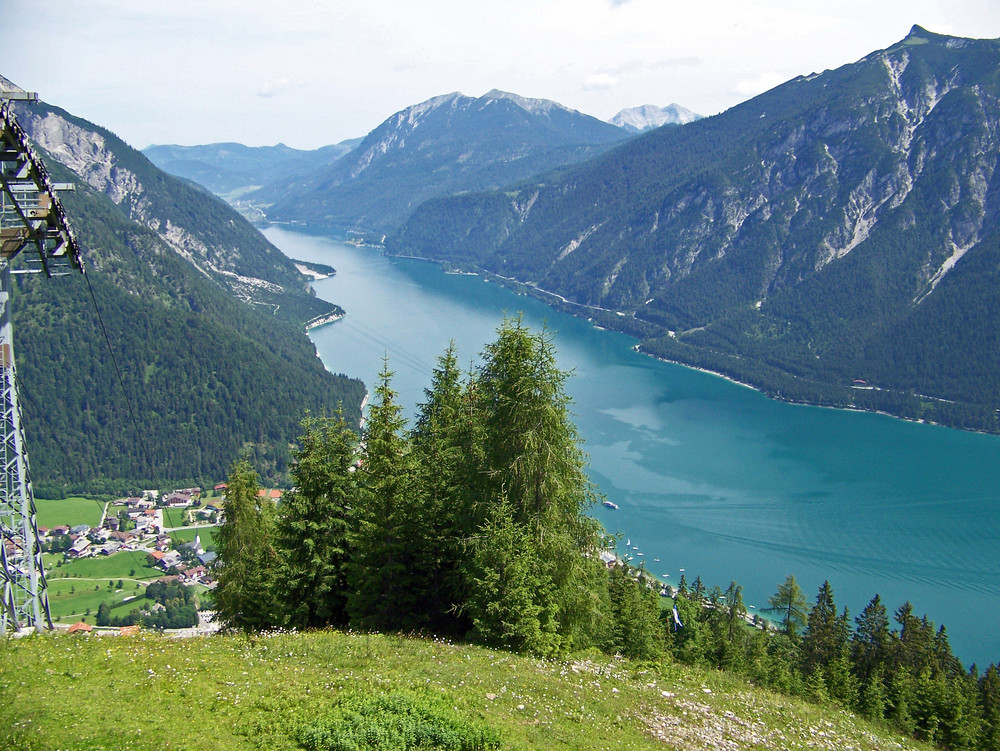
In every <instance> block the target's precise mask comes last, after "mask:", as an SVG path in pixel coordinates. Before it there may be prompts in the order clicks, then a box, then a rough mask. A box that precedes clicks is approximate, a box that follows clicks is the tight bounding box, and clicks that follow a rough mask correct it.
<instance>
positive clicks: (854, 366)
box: [390, 27, 1000, 421]
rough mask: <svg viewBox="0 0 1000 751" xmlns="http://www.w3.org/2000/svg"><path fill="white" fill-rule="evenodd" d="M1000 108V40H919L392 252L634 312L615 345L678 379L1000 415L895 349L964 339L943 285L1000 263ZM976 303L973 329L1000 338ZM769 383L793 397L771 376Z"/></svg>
mask: <svg viewBox="0 0 1000 751" xmlns="http://www.w3.org/2000/svg"><path fill="white" fill-rule="evenodd" d="M998 96H1000V44H998V42H997V41H994V40H970V39H955V38H951V37H944V36H939V35H936V34H932V33H930V32H927V31H925V30H924V29H921V28H919V27H914V29H913V31H912V32H911V33H910V35H909V36H908V37H907V38H906V39H904V40H903V41H902V42H900V43H899V44H897V45H894V46H893V47H890V48H889V49H886V50H882V51H878V52H875V53H872V54H871V55H869V56H867V57H865V58H864V59H862V60H860V61H858V62H857V63H854V64H851V65H846V66H844V67H842V68H839V69H837V70H834V71H827V72H825V73H822V74H818V75H815V74H814V75H811V76H805V77H800V78H797V79H794V80H792V81H789V82H788V83H786V84H784V85H782V86H779V87H778V88H776V89H774V90H772V91H770V92H768V93H766V94H764V95H761V96H759V97H757V98H755V99H753V100H751V101H749V102H746V103H744V104H742V105H740V106H738V107H734V108H733V109H731V110H729V111H727V112H725V113H723V114H721V115H717V116H715V117H712V118H707V119H704V120H700V121H697V122H694V123H691V124H688V125H685V126H684V127H683V128H666V129H660V130H657V131H653V132H651V133H649V134H646V135H644V136H641V137H639V138H637V139H635V140H634V141H631V142H629V143H627V144H625V145H623V146H621V147H619V148H617V149H615V150H614V151H612V152H609V153H608V154H606V155H604V156H602V157H599V158H597V159H595V160H593V161H591V162H588V163H586V164H585V165H583V166H581V167H578V168H575V169H573V170H572V171H571V172H569V173H568V174H566V175H564V176H551V175H550V176H546V177H545V178H544V179H542V180H539V181H538V183H537V184H534V185H529V186H527V187H524V188H523V189H521V190H519V191H518V192H516V193H515V194H514V195H513V196H508V197H506V198H503V199H501V198H500V196H499V194H494V195H492V196H471V197H469V196H466V197H459V198H456V199H450V200H443V201H438V202H434V203H430V204H427V205H425V206H423V207H421V209H420V210H419V211H418V212H416V213H415V215H414V217H413V219H412V220H411V221H410V222H408V223H407V224H406V225H404V227H403V228H402V229H401V230H400V232H399V233H398V234H397V235H396V236H395V237H394V238H392V240H391V242H390V247H391V248H393V249H398V250H399V251H401V252H410V253H417V254H421V255H431V256H432V257H441V258H446V259H448V260H449V261H452V262H457V263H465V264H469V265H472V264H478V265H480V266H482V267H484V268H486V269H489V270H492V271H495V272H497V273H501V274H504V275H509V276H514V277H516V278H518V279H520V280H522V281H525V282H528V283H531V284H534V285H537V286H539V287H542V288H545V289H548V290H551V291H554V292H557V293H559V294H561V295H563V296H565V297H567V298H569V299H571V300H573V301H575V302H577V303H582V304H584V305H590V306H595V307H599V308H607V309H613V310H615V311H619V312H620V313H624V314H625V316H624V318H625V319H626V322H627V324H626V322H620V323H619V325H627V326H628V327H630V328H631V330H634V331H636V332H641V333H643V334H645V335H646V336H647V337H648V339H647V341H646V342H645V346H647V347H648V348H649V349H650V350H651V351H656V352H657V353H660V354H665V355H667V356H671V357H675V358H677V359H683V360H687V361H698V362H699V364H711V365H712V366H713V367H718V368H719V369H722V370H726V371H727V372H733V366H732V363H731V362H730V363H729V364H727V362H728V360H727V358H729V359H732V358H736V359H739V360H741V361H743V364H742V365H741V368H744V369H745V367H746V362H747V361H757V362H759V363H760V364H761V367H763V368H766V369H768V370H769V372H770V371H771V370H774V371H775V372H776V373H778V375H779V376H780V377H779V378H778V380H781V381H782V382H783V383H784V382H785V381H784V376H794V377H796V378H799V379H800V380H802V379H809V380H811V381H816V382H818V383H820V384H822V385H824V387H825V386H851V385H852V384H853V383H854V381H855V380H866V381H867V380H868V379H869V378H872V379H875V380H878V381H879V382H880V383H881V384H882V385H884V386H886V387H887V388H889V387H891V388H893V389H897V390H906V391H914V392H918V393H921V394H925V395H926V394H931V395H933V396H938V397H941V398H949V399H950V398H955V397H956V396H959V397H960V398H970V399H976V400H979V401H981V402H982V403H983V404H988V405H994V401H996V404H995V406H1000V394H998V392H997V389H996V388H995V387H992V386H990V385H989V384H990V381H991V379H990V376H989V372H988V370H987V368H986V364H985V363H984V362H982V358H980V357H976V358H970V357H968V356H960V353H956V352H954V350H953V348H951V347H948V346H944V347H941V348H939V350H938V353H937V354H932V353H929V352H928V351H927V350H926V349H925V348H922V347H921V348H919V349H920V350H921V352H922V354H921V357H924V358H925V359H926V358H927V357H930V361H931V362H934V363H935V364H941V363H940V361H941V360H942V359H943V358H947V359H948V360H949V362H948V364H947V366H946V369H947V370H950V371H952V376H950V377H949V380H950V381H951V385H949V386H947V387H946V386H944V384H943V383H942V382H940V379H938V378H937V377H935V376H933V374H932V373H930V372H929V369H928V368H925V367H915V368H911V367H910V366H909V365H906V366H905V367H904V366H903V364H902V362H901V358H902V359H904V360H913V359H915V358H916V354H915V353H909V354H907V353H901V352H899V351H898V348H896V347H894V346H890V345H894V343H895V341H896V340H895V339H894V340H893V341H886V337H890V336H897V337H898V336H899V335H900V333H901V330H902V329H901V328H900V327H902V328H907V327H911V328H912V327H913V326H917V325H918V324H917V323H916V322H917V321H922V324H921V325H935V326H940V325H951V326H954V325H955V324H954V323H951V324H948V323H947V321H942V320H939V315H940V314H939V313H934V314H933V315H932V314H931V313H928V312H927V311H928V310H930V309H932V308H933V307H934V306H930V305H928V303H929V302H930V301H931V300H933V299H934V297H935V296H938V297H944V296H946V295H950V294H953V293H952V292H951V291H950V290H947V291H946V289H945V288H946V287H948V286H949V285H946V284H945V282H946V281H948V279H949V277H951V276H953V275H954V274H955V273H956V272H957V271H958V270H960V269H961V267H962V266H963V264H968V262H969V261H970V259H971V258H972V257H973V256H975V255H977V254H979V255H986V254H990V253H993V252H994V249H995V245H996V235H997V231H998V222H997V217H998V210H997V206H998V199H1000V192H998V187H1000V180H998V176H997V174H996V168H997V166H998V154H1000V133H998V122H1000V104H998ZM529 197H530V200H529ZM961 281H962V285H963V286H964V285H967V284H970V283H973V281H972V280H971V279H970V278H969V277H968V276H963V277H962V280H961ZM959 296H961V293H959ZM967 298H968V299H969V300H970V301H971V299H972V296H967ZM975 299H976V300H977V301H978V302H977V303H976V305H977V306H978V307H977V308H976V309H975V310H974V311H967V314H966V317H969V316H971V317H972V318H973V319H974V321H975V324H974V325H975V327H976V328H978V329H981V330H982V331H983V332H987V331H988V332H995V331H997V330H998V329H1000V321H998V317H997V315H996V314H995V313H993V312H992V310H987V308H988V306H987V303H986V301H985V300H983V299H981V296H975ZM947 307H949V309H950V308H951V306H950V305H949V306H947ZM993 310H996V308H995V307H994V308H993ZM619 318H621V316H619ZM668 332H669V334H668ZM890 332H895V333H894V334H891V335H890ZM992 335H993V334H992V333H990V334H986V336H987V339H988V340H989V341H992V339H989V337H991V336H992ZM907 338H912V337H907ZM958 339H959V338H958V337H957V336H953V337H950V340H951V341H958ZM984 346H985V343H984ZM691 348H694V349H696V350H697V352H693V351H691ZM889 349H892V350H893V351H894V355H893V360H894V361H895V363H896V364H893V363H890V362H889V361H888V360H887V359H886V357H887V356H886V355H885V352H887V351H888V350H889ZM944 352H950V355H947V356H945V355H944ZM709 355H711V357H709ZM706 357H709V359H710V360H711V363H707V362H705V361H704V358H706ZM987 359H988V360H989V361H990V362H992V361H993V360H995V359H996V358H995V357H992V356H990V357H987ZM996 364H998V365H1000V363H996ZM962 368H965V370H964V371H962ZM903 370H906V371H909V372H912V373H914V374H915V373H916V372H917V371H923V374H922V375H919V376H917V375H914V376H913V377H912V378H911V377H906V378H902V377H901V375H900V374H901V372H902V371H903ZM782 374H783V375H782ZM740 376H741V377H747V378H749V376H747V375H746V374H745V373H740ZM756 380H757V381H759V382H760V383H761V384H762V385H765V386H767V385H768V384H771V388H772V390H775V391H777V390H779V389H778V388H777V387H774V386H773V382H774V381H775V377H774V373H772V375H770V376H767V377H764V376H760V377H759V378H757V379H756ZM960 381H961V382H964V383H965V385H964V386H962V387H961V388H956V384H957V383H958V382H960ZM973 383H975V384H976V385H973ZM792 390H794V389H792ZM782 391H783V393H786V394H787V393H788V389H782ZM986 392H988V394H989V395H988V396H987V394H986ZM845 393H846V392H845ZM855 397H856V394H854V393H850V394H847V396H842V397H838V399H839V400H841V401H844V400H852V399H855ZM992 408H993V407H991V409H992ZM991 419H993V420H994V421H995V416H994V417H993V418H991Z"/></svg>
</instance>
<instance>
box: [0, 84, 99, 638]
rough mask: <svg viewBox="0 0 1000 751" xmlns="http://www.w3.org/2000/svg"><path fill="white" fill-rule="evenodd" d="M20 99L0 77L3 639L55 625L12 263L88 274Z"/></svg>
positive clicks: (22, 94) (26, 96) (23, 95)
mask: <svg viewBox="0 0 1000 751" xmlns="http://www.w3.org/2000/svg"><path fill="white" fill-rule="evenodd" d="M15 101H28V102H37V101H38V96H37V94H33V93H30V92H26V91H24V90H23V89H20V88H18V87H17V86H15V85H14V84H12V83H11V82H10V81H8V80H7V79H6V78H4V77H3V76H0V589H2V592H0V635H4V634H7V633H12V632H20V631H23V630H32V629H34V630H36V631H41V630H43V629H46V628H48V629H51V628H52V618H51V616H50V615H49V598H48V592H47V588H46V582H45V567H44V565H43V564H42V550H41V544H40V541H39V536H38V525H37V523H36V520H35V501H34V497H33V495H32V490H31V479H30V475H29V472H28V454H27V451H26V449H25V445H24V433H23V430H22V425H21V410H20V406H19V404H18V398H17V377H16V372H15V368H14V337H13V329H12V327H11V310H10V307H11V306H10V290H11V273H12V272H11V262H12V261H13V260H14V258H15V257H16V256H18V255H19V254H21V253H22V251H26V252H25V253H24V255H23V256H22V260H23V261H24V262H25V265H26V266H27V268H26V269H24V271H25V272H27V273H30V272H38V273H44V274H45V275H46V276H55V275H58V274H60V273H68V272H70V271H79V272H80V273H84V268H83V260H82V257H81V254H80V247H79V245H78V244H77V241H76V239H75V238H74V236H73V232H72V229H71V228H70V224H69V219H68V218H67V216H66V212H65V211H64V210H63V207H62V204H61V203H60V202H59V198H58V197H57V195H56V191H57V190H67V189H72V186H71V185H61V184H58V183H53V182H52V181H51V180H50V179H49V174H48V171H47V170H46V169H45V165H43V164H42V161H41V159H40V158H39V157H38V155H37V154H36V153H35V151H34V149H33V148H32V146H31V144H30V143H29V142H28V137H27V135H26V134H25V132H24V130H22V129H21V126H20V125H18V123H17V119H16V118H15V116H14V111H13V103H14V102H15ZM20 271H22V270H21V269H19V270H18V272H20ZM18 272H14V273H18Z"/></svg>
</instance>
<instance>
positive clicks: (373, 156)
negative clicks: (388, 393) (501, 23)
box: [247, 90, 630, 232]
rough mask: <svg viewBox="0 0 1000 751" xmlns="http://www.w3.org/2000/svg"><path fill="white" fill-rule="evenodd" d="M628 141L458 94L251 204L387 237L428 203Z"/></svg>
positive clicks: (555, 109) (510, 98)
mask: <svg viewBox="0 0 1000 751" xmlns="http://www.w3.org/2000/svg"><path fill="white" fill-rule="evenodd" d="M629 136H630V133H629V132H628V131H626V130H623V129H621V128H618V127H616V126H614V125H611V124H609V123H606V122H603V121H602V120H598V119H597V118H594V117H591V116H589V115H584V114H582V113H580V112H577V111H575V110H571V109H569V108H567V107H564V106H562V105H560V104H557V103H555V102H551V101H548V100H544V99H527V98H524V97H521V96H517V95H516V94H510V93H507V92H503V91H496V90H494V91H490V92H489V93H487V94H484V95H483V96H481V97H478V98H474V97H469V96H463V95H462V94H460V93H457V92H456V93H453V94H447V95H444V96H439V97H435V98H433V99H429V100H427V101H425V102H422V103H420V104H416V105H414V106H412V107H407V108H406V109H404V110H402V111H400V112H397V113H395V114H394V115H392V116H391V117H389V118H388V119H387V120H385V121H384V122H383V123H382V124H381V125H379V126H378V127H377V128H375V129H374V130H373V131H372V132H371V133H369V134H368V135H367V136H366V137H365V138H364V140H363V141H362V142H361V144H360V145H359V146H358V147H357V148H355V149H354V150H353V151H351V152H350V153H348V154H347V155H345V156H343V157H341V158H340V159H339V160H337V161H336V162H335V163H333V164H332V165H327V166H323V167H321V168H319V169H317V170H314V171H312V172H310V173H308V174H304V175H301V174H300V175H293V176H291V177H290V178H289V179H287V180H283V181H277V182H273V183H271V184H270V185H268V186H266V187H265V188H262V189H261V190H259V191H256V192H254V193H251V194H249V195H248V196H247V199H248V200H252V201H253V202H254V203H255V204H257V205H260V206H262V207H263V209H264V212H265V213H266V215H267V218H268V219H269V220H273V221H293V222H304V223H307V224H311V225H320V226H336V227H341V228H353V229H364V230H370V231H376V232H388V231H391V230H393V229H395V228H397V227H398V226H399V225H400V224H401V223H402V222H403V221H405V220H406V219H407V217H408V216H409V215H410V213H411V212H412V211H413V210H414V209H415V208H416V207H417V206H418V205H420V204H421V203H422V202H423V201H425V200H427V199H429V198H434V197H437V196H444V195H453V194H455V193H460V192H464V191H482V190H488V189H492V188H500V187H502V186H505V185H508V184H510V183H512V182H515V181H518V180H522V179H524V178H527V177H529V176H531V175H534V174H537V173H539V172H541V171H544V170H547V169H552V168H554V167H559V166H562V165H566V164H572V163H576V162H580V161H583V160H585V159H587V158H590V157H593V156H595V155H597V154H600V153H602V152H603V151H606V150H607V149H609V148H611V147H612V146H613V145H615V144H617V143H620V142H621V141H623V140H625V139H626V138H628V137H629Z"/></svg>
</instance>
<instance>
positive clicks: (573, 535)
mask: <svg viewBox="0 0 1000 751" xmlns="http://www.w3.org/2000/svg"><path fill="white" fill-rule="evenodd" d="M568 375H569V374H568V373H567V372H565V371H563V370H560V369H559V368H558V366H557V365H556V359H555V350H554V347H553V345H552V341H551V336H550V335H549V333H548V332H547V331H543V332H541V333H540V334H538V333H533V332H531V331H530V330H529V329H528V328H527V327H526V326H524V325H523V324H522V322H521V320H520V318H517V319H507V320H505V321H504V322H503V323H502V324H501V326H500V327H499V329H498V330H497V339H496V341H495V342H493V343H491V344H489V345H487V347H486V350H485V352H484V353H483V365H482V366H481V367H480V369H479V371H478V377H477V378H476V388H477V391H476V394H477V401H478V402H479V405H480V409H481V411H482V414H483V426H484V430H483V435H484V445H483V458H484V461H485V473H484V476H485V478H486V481H487V483H486V492H485V494H484V497H485V498H487V499H498V498H501V497H503V498H505V499H506V502H507V503H508V504H509V505H510V508H511V513H512V519H513V523H515V524H516V525H519V526H520V527H522V528H524V529H526V530H528V531H529V533H530V535H531V539H532V544H533V545H534V546H535V553H534V555H535V557H536V559H537V565H538V571H539V578H540V579H541V580H542V581H544V582H546V586H545V587H544V588H543V589H544V590H546V591H549V590H551V591H552V593H553V600H552V602H551V603H546V604H545V607H552V608H553V612H551V613H549V614H547V615H546V616H545V617H543V618H542V620H543V621H546V622H547V621H548V620H553V621H555V622H557V623H558V628H559V633H560V637H561V639H562V646H563V647H569V646H586V645H588V644H594V643H596V641H597V640H598V638H599V630H600V628H601V623H602V620H603V616H604V614H603V613H602V612H601V607H602V604H603V603H606V602H607V596H606V586H607V585H606V576H605V574H604V571H603V567H602V566H601V565H600V563H599V559H598V552H599V550H600V549H601V547H602V546H603V544H604V534H603V530H602V529H601V527H600V525H599V524H598V523H597V522H596V521H594V520H593V519H590V518H588V517H586V516H584V511H585V510H586V509H587V508H589V507H590V506H591V505H592V504H593V503H594V502H595V500H596V493H595V490H594V487H593V485H592V483H591V482H590V480H589V478H588V477H587V475H586V472H585V468H586V456H585V454H584V453H583V450H582V449H581V447H580V438H579V435H578V434H577V431H576V427H575V425H574V424H573V422H572V420H571V416H570V411H569V404H570V398H569V396H568V395H567V394H566V392H565V388H564V387H565V382H566V379H567V378H568ZM602 590H603V592H604V594H603V595H602Z"/></svg>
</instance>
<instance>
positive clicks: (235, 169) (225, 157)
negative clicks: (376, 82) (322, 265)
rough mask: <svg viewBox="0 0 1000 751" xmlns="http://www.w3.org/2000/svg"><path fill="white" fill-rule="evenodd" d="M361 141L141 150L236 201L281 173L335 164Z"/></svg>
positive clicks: (160, 164)
mask: <svg viewBox="0 0 1000 751" xmlns="http://www.w3.org/2000/svg"><path fill="white" fill-rule="evenodd" d="M359 143H361V139H360V138H356V139H353V140H349V141H343V142H341V143H338V144H334V145H331V146H323V147H322V148H319V149H313V150H302V149H293V148H291V147H290V146H285V144H283V143H279V144H277V145H276V146H244V145H243V144H240V143H213V144H207V145H204V146H177V145H156V144H154V145H152V146H147V147H146V148H145V149H143V150H142V153H143V154H145V156H146V157H147V158H148V159H149V160H150V161H151V162H152V163H153V164H155V165H156V166H157V167H159V168H160V169H162V170H163V171H164V172H169V173H170V174H171V175H177V176H178V177H185V178H187V179H188V180H193V181H194V182H196V183H198V184H199V185H202V186H204V187H206V188H208V189H209V190H210V191H212V192H213V193H215V194H216V195H219V196H223V197H224V198H227V199H230V200H235V199H238V198H239V197H240V196H242V195H243V194H245V193H248V192H250V191H252V190H256V189H258V188H261V187H262V186H264V185H266V184H267V183H270V182H273V181H274V180H276V179H278V177H279V176H281V177H286V176H288V175H289V174H296V173H300V172H310V171H312V170H315V169H318V168H319V167H321V166H324V165H327V164H332V163H333V162H335V161H337V159H339V158H340V157H342V156H343V155H344V154H347V153H348V152H350V151H351V150H352V149H353V148H355V147H356V146H357V145H358V144H359Z"/></svg>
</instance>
